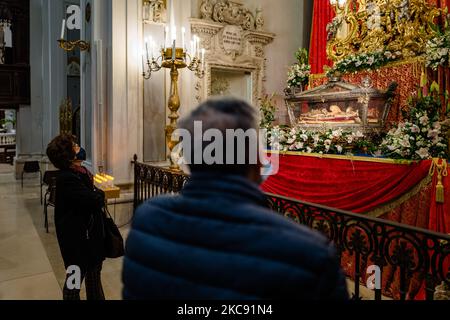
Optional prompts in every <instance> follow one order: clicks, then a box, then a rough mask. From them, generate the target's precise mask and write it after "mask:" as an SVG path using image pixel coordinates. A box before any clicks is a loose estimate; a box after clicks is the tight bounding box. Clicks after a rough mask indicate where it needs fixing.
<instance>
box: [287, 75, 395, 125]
mask: <svg viewBox="0 0 450 320" xmlns="http://www.w3.org/2000/svg"><path fill="white" fill-rule="evenodd" d="M393 87H395V84H393V85H392V86H391V87H390V88H389V90H387V91H385V92H382V91H379V90H377V89H374V88H372V84H371V81H370V79H368V78H366V79H364V80H363V82H362V83H361V85H355V84H351V83H348V82H345V81H341V80H340V79H339V78H338V77H333V78H330V79H329V81H328V83H326V84H324V85H322V86H319V87H316V88H314V89H311V90H308V91H304V92H301V93H298V94H293V95H288V96H287V97H286V104H287V107H288V111H289V118H290V121H291V125H296V126H298V125H299V126H300V127H304V128H323V127H327V128H349V129H350V128H354V129H355V130H364V131H371V130H373V129H378V128H382V127H383V126H384V124H385V121H386V118H387V115H388V113H389V109H390V99H389V98H390V96H391V95H392V91H393V90H395V88H393Z"/></svg>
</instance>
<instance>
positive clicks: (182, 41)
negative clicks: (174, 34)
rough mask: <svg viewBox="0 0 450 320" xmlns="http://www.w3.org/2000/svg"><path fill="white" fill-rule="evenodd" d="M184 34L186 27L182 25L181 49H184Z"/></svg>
mask: <svg viewBox="0 0 450 320" xmlns="http://www.w3.org/2000/svg"><path fill="white" fill-rule="evenodd" d="M185 36H186V28H185V27H183V28H181V44H182V48H183V49H186V42H185V40H186V39H185Z"/></svg>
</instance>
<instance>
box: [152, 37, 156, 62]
mask: <svg viewBox="0 0 450 320" xmlns="http://www.w3.org/2000/svg"><path fill="white" fill-rule="evenodd" d="M155 46H156V43H155V40H152V43H151V50H152V60H153V59H154V58H155Z"/></svg>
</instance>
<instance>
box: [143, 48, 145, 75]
mask: <svg viewBox="0 0 450 320" xmlns="http://www.w3.org/2000/svg"><path fill="white" fill-rule="evenodd" d="M144 60H145V52H142V72H145V61H144Z"/></svg>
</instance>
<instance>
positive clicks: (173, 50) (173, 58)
mask: <svg viewBox="0 0 450 320" xmlns="http://www.w3.org/2000/svg"><path fill="white" fill-rule="evenodd" d="M175 50H176V46H175V40H173V45H172V60H173V61H175V58H176V55H175Z"/></svg>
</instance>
